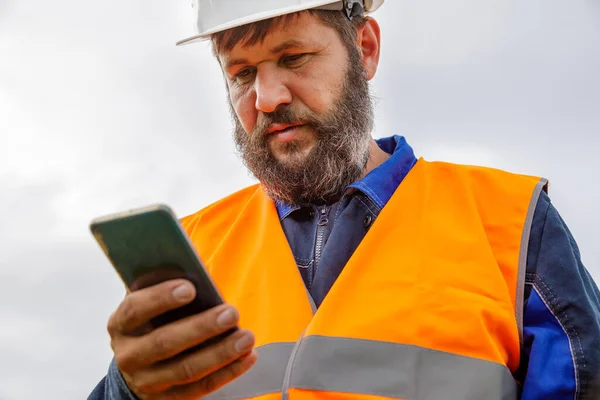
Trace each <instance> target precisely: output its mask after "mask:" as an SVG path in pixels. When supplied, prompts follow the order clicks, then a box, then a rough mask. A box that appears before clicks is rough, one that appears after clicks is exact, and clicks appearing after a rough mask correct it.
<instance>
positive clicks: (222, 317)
mask: <svg viewBox="0 0 600 400" xmlns="http://www.w3.org/2000/svg"><path fill="white" fill-rule="evenodd" d="M236 321H237V313H236V312H235V310H233V309H231V308H228V309H227V310H225V311H223V312H222V313H221V314H219V316H218V317H217V324H218V325H219V326H220V327H221V328H229V327H230V326H233V325H235V323H236Z"/></svg>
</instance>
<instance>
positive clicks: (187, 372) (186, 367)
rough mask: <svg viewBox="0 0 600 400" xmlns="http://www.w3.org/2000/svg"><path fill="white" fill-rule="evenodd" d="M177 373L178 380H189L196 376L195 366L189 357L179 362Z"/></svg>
mask: <svg viewBox="0 0 600 400" xmlns="http://www.w3.org/2000/svg"><path fill="white" fill-rule="evenodd" d="M177 375H178V376H177V379H178V380H179V381H180V382H190V381H192V380H193V379H194V377H195V376H196V368H195V367H194V365H193V364H192V363H191V362H190V360H189V359H184V360H182V361H181V362H180V363H179V368H178V370H177Z"/></svg>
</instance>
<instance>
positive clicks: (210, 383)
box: [202, 373, 221, 393]
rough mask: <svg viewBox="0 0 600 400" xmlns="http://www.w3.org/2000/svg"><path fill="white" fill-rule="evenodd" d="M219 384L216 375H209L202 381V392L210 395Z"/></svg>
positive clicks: (217, 375)
mask: <svg viewBox="0 0 600 400" xmlns="http://www.w3.org/2000/svg"><path fill="white" fill-rule="evenodd" d="M220 382H221V380H220V379H219V374H218V373H216V374H210V375H208V376H207V377H205V378H204V379H203V380H202V390H203V391H204V392H205V393H212V392H214V391H215V390H217V389H218V388H219V386H220Z"/></svg>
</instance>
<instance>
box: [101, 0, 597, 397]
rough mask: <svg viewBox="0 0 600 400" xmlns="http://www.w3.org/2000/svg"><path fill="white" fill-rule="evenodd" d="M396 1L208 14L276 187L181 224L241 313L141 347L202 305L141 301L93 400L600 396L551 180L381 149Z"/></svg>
mask: <svg viewBox="0 0 600 400" xmlns="http://www.w3.org/2000/svg"><path fill="white" fill-rule="evenodd" d="M381 3H382V1H381V0H380V1H349V0H345V1H307V0H305V1H296V0H294V1H292V0H278V1H272V0H262V1H261V0H256V1H246V0H244V1H233V0H229V1H228V0H220V1H216V2H215V1H209V0H200V1H199V3H198V4H196V6H197V15H198V29H199V34H198V35H197V36H194V37H192V38H190V39H187V40H185V41H182V42H181V43H184V42H185V43H187V42H194V41H197V40H204V39H209V40H211V42H212V48H213V52H214V55H215V57H216V59H217V60H218V62H219V64H220V66H221V67H222V70H223V74H224V76H225V81H226V86H227V91H228V95H229V106H230V109H231V114H232V116H233V121H234V124H235V129H234V132H235V134H234V136H235V142H236V145H237V149H238V151H239V153H240V155H241V158H242V159H243V161H244V163H245V165H246V166H247V167H248V169H249V170H250V171H251V172H252V173H253V174H254V176H255V177H256V178H257V179H258V181H259V184H256V185H253V186H251V187H248V188H244V189H242V190H240V191H238V192H236V193H234V194H232V195H230V196H227V197H226V198H224V199H221V200H219V201H217V202H215V203H214V204H212V205H210V206H208V207H206V208H204V209H202V210H200V211H199V212H197V213H195V214H193V215H190V216H188V217H186V218H184V219H183V220H182V223H183V226H184V227H185V229H186V231H187V233H188V235H189V236H190V238H191V240H192V242H193V243H194V245H195V246H196V248H197V250H198V252H199V254H200V255H201V257H202V258H203V259H204V260H205V261H206V263H207V266H208V270H209V272H210V274H211V276H212V278H213V279H214V281H215V282H216V284H217V286H218V288H219V290H220V291H221V292H222V294H223V296H224V298H225V299H226V301H227V304H224V305H222V306H218V307H215V308H214V309H211V310H209V311H206V312H204V313H201V314H198V315H195V316H191V317H188V318H185V319H183V320H179V321H176V322H174V323H171V324H168V325H165V326H162V327H160V328H157V329H155V330H152V331H149V332H147V331H145V332H144V334H139V329H137V328H139V327H140V326H142V325H144V324H145V323H146V322H147V321H148V320H150V319H151V318H152V317H155V316H157V315H159V314H161V313H164V312H165V311H168V310H171V309H174V308H177V307H180V306H182V305H184V304H187V303H189V302H190V301H191V300H192V299H193V298H194V296H195V294H196V293H195V291H194V287H193V286H192V285H191V284H190V283H189V282H187V281H185V280H172V281H168V282H164V283H161V284H158V285H155V286H152V287H149V288H145V289H142V290H138V291H135V292H132V293H130V294H128V295H127V296H126V298H125V300H124V301H123V302H122V304H121V305H120V306H119V307H118V309H117V310H116V311H115V313H114V314H113V315H112V316H111V318H110V320H109V323H108V331H109V333H110V336H111V344H112V348H113V350H114V361H113V362H112V363H111V365H110V368H109V371H108V374H107V376H106V377H105V378H104V379H103V380H102V381H101V382H100V383H99V384H98V386H97V387H96V388H95V389H94V391H93V393H92V395H91V396H90V399H97V400H100V399H138V398H139V399H198V398H203V399H204V398H206V399H241V398H253V399H254V398H256V399H261V400H263V399H264V400H269V399H279V398H283V399H297V400H309V399H326V400H338V399H339V400H341V399H355V400H363V399H364V400H367V399H369V400H371V399H388V398H397V399H419V400H434V399H435V400H437V399H453V400H459V399H461V400H465V399H466V400H481V399H486V400H495V399H498V400H500V399H503V400H508V399H517V398H522V399H527V400H533V399H583V398H592V397H593V396H595V395H597V394H598V380H599V377H600V374H599V372H600V300H599V298H600V294H599V292H598V288H597V286H596V285H595V283H594V282H593V280H592V278H591V277H590V275H589V273H588V271H587V270H586V269H585V267H584V266H583V265H582V263H581V260H580V256H579V251H578V249H577V247H576V244H575V240H574V239H573V237H572V236H571V234H570V233H569V231H568V229H567V227H566V225H565V223H564V222H563V220H562V219H561V218H560V216H559V214H558V212H557V211H556V209H555V208H554V207H553V205H552V204H551V202H550V200H549V197H548V195H547V193H546V189H547V182H546V180H545V179H542V178H539V177H532V176H527V175H519V174H513V173H508V172H505V171H499V170H494V169H490V168H483V167H473V166H462V165H455V164H449V163H443V162H428V161H425V160H423V159H417V158H416V157H415V155H414V153H413V150H412V149H411V147H410V146H409V145H408V143H407V142H406V140H405V139H404V138H403V137H400V136H390V137H386V138H382V139H379V140H374V139H373V138H372V136H371V131H372V128H373V105H372V102H371V98H370V96H369V84H368V83H369V81H370V80H371V79H372V78H373V77H374V76H375V73H376V71H377V67H378V64H379V56H380V50H381V48H380V40H381V35H380V28H379V25H378V24H377V22H376V21H375V20H374V19H373V18H372V17H370V16H368V15H367V14H368V13H370V12H372V11H374V10H375V9H377V8H378V7H379V6H380V5H381ZM234 326H240V328H241V329H239V330H237V331H236V332H235V333H232V334H230V335H229V336H228V337H226V338H225V339H222V340H221V341H220V342H218V343H216V344H212V345H210V346H208V347H204V348H202V349H200V350H195V351H192V352H189V351H188V352H185V350H186V349H190V348H192V347H194V346H196V345H198V344H200V343H202V342H205V341H207V340H209V339H210V338H212V337H215V336H217V335H219V334H220V333H223V332H226V331H227V330H229V329H230V328H232V327H234ZM136 332H137V334H136Z"/></svg>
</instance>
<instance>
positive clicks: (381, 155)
mask: <svg viewBox="0 0 600 400" xmlns="http://www.w3.org/2000/svg"><path fill="white" fill-rule="evenodd" d="M388 158H390V155H389V154H388V153H386V152H385V151H383V150H381V148H380V147H379V146H378V145H377V143H375V140H373V139H371V141H370V142H369V159H368V160H367V165H365V169H364V170H363V173H362V175H361V176H360V179H362V178H364V177H365V176H367V174H368V173H369V172H371V171H373V170H374V169H375V168H377V167H379V166H380V165H381V164H383V163H384V162H385V160H387V159H388Z"/></svg>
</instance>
